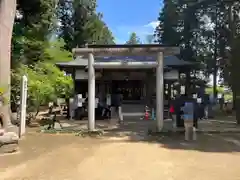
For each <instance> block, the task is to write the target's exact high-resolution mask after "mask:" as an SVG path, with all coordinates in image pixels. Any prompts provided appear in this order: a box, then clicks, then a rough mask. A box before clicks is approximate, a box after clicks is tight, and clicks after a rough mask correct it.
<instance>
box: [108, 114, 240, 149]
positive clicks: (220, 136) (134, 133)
mask: <svg viewBox="0 0 240 180" xmlns="http://www.w3.org/2000/svg"><path fill="white" fill-rule="evenodd" d="M220 123H221V124H222V123H223V122H222V121H221V122H220ZM215 124H217V123H215ZM169 125H170V122H168V121H166V122H165V126H169ZM154 126H155V122H154V121H152V122H150V121H143V120H132V119H127V120H126V121H125V123H124V124H123V125H119V126H118V127H117V128H113V129H108V130H105V132H106V133H105V136H107V137H110V139H111V138H112V139H115V138H119V139H121V138H120V137H127V138H123V139H124V141H128V142H146V143H155V144H156V143H158V144H159V145H160V146H161V147H163V148H168V149H184V150H194V151H202V152H240V133H239V132H225V133H221V132H217V131H216V132H199V133H198V138H197V141H190V142H186V141H184V133H183V132H163V133H162V134H159V135H158V136H149V135H148V131H149V128H150V129H152V128H153V127H154Z"/></svg>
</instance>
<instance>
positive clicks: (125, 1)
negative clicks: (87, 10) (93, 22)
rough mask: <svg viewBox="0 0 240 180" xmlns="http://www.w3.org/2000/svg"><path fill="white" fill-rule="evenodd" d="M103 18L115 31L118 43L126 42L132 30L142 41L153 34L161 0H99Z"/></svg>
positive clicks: (99, 8) (99, 9)
mask: <svg viewBox="0 0 240 180" xmlns="http://www.w3.org/2000/svg"><path fill="white" fill-rule="evenodd" d="M97 3H98V8H97V10H98V11H99V12H102V13H103V20H104V21H105V23H106V24H107V26H108V27H109V28H110V30H111V31H112V32H113V35H114V37H115V40H116V43H120V44H122V43H125V42H126V41H127V40H128V38H129V34H130V33H131V32H136V33H137V35H138V36H139V37H140V38H141V40H142V41H144V40H145V39H146V36H147V35H148V34H153V31H154V29H155V27H156V25H157V18H158V14H159V12H160V9H161V7H162V1H161V0H97Z"/></svg>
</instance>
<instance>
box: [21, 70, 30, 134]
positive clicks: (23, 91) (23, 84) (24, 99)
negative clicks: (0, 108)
mask: <svg viewBox="0 0 240 180" xmlns="http://www.w3.org/2000/svg"><path fill="white" fill-rule="evenodd" d="M27 81H28V79H27V76H25V75H24V76H23V77H22V81H21V96H20V127H19V137H21V136H22V135H24V134H25V132H26V108H27Z"/></svg>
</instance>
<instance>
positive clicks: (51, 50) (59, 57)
mask: <svg viewBox="0 0 240 180" xmlns="http://www.w3.org/2000/svg"><path fill="white" fill-rule="evenodd" d="M64 46H65V42H64V40H63V39H57V40H55V41H52V42H50V45H49V47H47V48H46V50H45V52H46V53H47V54H48V55H49V60H50V62H51V63H56V62H62V61H63V62H67V61H71V60H72V53H71V52H69V51H67V50H65V49H64Z"/></svg>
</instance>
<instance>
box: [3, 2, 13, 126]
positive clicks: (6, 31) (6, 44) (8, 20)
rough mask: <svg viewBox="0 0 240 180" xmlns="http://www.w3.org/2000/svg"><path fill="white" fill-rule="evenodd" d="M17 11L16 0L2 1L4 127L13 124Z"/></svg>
mask: <svg viewBox="0 0 240 180" xmlns="http://www.w3.org/2000/svg"><path fill="white" fill-rule="evenodd" d="M15 11H16V0H1V1H0V44H1V46H0V86H1V88H3V89H5V92H6V93H5V94H3V97H4V98H5V99H7V101H8V102H7V103H4V104H3V105H2V107H0V116H1V119H2V123H3V127H4V128H5V129H7V128H8V127H9V125H11V119H10V114H9V112H10V103H9V101H10V77H11V76H10V73H11V70H10V69H11V67H10V64H11V60H10V59H11V39H12V31H13V24H14V18H15Z"/></svg>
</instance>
